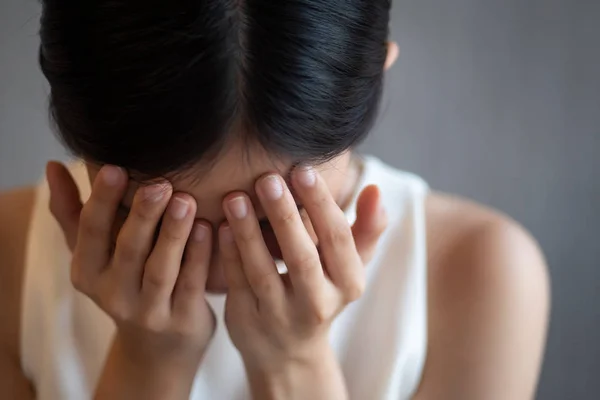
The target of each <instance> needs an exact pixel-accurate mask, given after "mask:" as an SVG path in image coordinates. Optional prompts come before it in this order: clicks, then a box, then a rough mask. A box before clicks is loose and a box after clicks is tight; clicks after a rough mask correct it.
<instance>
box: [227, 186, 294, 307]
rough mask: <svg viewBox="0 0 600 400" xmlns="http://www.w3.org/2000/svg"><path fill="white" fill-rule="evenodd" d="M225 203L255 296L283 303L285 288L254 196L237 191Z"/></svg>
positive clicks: (272, 303) (266, 300)
mask: <svg viewBox="0 0 600 400" xmlns="http://www.w3.org/2000/svg"><path fill="white" fill-rule="evenodd" d="M223 203H224V204H223V205H224V207H223V208H224V209H225V215H226V217H227V221H228V222H229V226H230V228H231V230H232V232H233V236H234V238H235V242H236V244H237V249H238V251H239V255H240V259H241V260H242V263H241V264H242V269H243V272H244V274H245V275H246V279H247V281H248V283H249V284H250V286H251V287H252V290H253V291H254V295H255V296H256V297H257V298H258V299H259V300H262V301H264V302H266V303H268V304H270V305H278V304H280V303H281V299H282V298H283V296H284V294H285V288H284V287H283V282H282V281H281V278H280V276H279V272H277V266H276V265H275V261H274V260H273V257H272V256H271V254H270V253H269V250H268V249H267V245H266V244H265V241H264V239H263V236H262V232H261V230H260V226H259V223H258V220H257V218H256V214H255V213H254V207H252V204H251V202H250V199H248V198H247V197H246V196H245V195H243V194H236V195H232V196H228V197H226V198H225V200H224V202H223Z"/></svg>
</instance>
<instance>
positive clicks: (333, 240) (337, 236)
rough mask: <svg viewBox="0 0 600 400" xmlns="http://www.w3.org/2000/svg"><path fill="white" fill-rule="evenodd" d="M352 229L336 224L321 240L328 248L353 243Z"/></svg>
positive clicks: (345, 225)
mask: <svg viewBox="0 0 600 400" xmlns="http://www.w3.org/2000/svg"><path fill="white" fill-rule="evenodd" d="M351 238H352V229H351V228H350V226H349V225H348V224H336V225H333V226H331V227H330V228H329V229H328V230H327V231H326V232H325V233H324V234H323V237H321V238H319V240H321V241H323V244H324V245H327V246H340V245H347V244H349V243H351Z"/></svg>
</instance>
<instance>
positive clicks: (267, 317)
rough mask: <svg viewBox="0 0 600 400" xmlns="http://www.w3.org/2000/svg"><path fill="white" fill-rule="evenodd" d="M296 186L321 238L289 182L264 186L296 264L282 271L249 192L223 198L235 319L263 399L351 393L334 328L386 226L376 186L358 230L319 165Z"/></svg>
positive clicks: (298, 174) (361, 203) (223, 249)
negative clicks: (332, 340) (331, 336)
mask: <svg viewBox="0 0 600 400" xmlns="http://www.w3.org/2000/svg"><path fill="white" fill-rule="evenodd" d="M292 184H293V187H294V191H295V194H296V196H297V198H298V200H299V202H300V203H301V204H302V205H303V206H304V208H305V210H306V212H307V213H308V216H309V218H310V221H311V223H312V225H313V227H314V230H315V233H316V236H317V238H318V245H315V243H314V242H313V240H312V239H311V236H310V235H309V233H308V231H307V229H306V228H305V226H304V223H303V221H302V218H301V216H300V213H299V211H298V208H297V205H296V204H295V201H294V198H293V197H292V194H291V192H290V190H289V189H288V188H287V185H286V184H285V182H284V180H283V179H282V178H281V177H280V176H278V175H268V176H265V177H263V178H261V179H260V180H259V181H258V182H257V184H256V192H257V194H258V198H259V200H260V203H261V205H262V208H263V209H264V210H265V213H266V215H267V217H268V219H269V222H270V223H271V226H272V228H273V231H274V233H275V236H276V238H277V242H278V244H279V246H280V248H281V252H282V254H283V259H284V261H285V264H286V266H287V268H288V273H287V274H286V275H280V274H279V273H278V271H277V268H276V265H275V262H274V260H273V258H272V256H271V254H270V253H269V250H268V249H267V246H266V244H265V242H264V239H263V236H262V233H261V229H260V226H259V223H258V220H257V217H256V215H255V213H254V208H253V207H252V203H251V201H250V199H249V198H248V196H246V195H245V194H243V193H236V194H231V195H230V196H228V197H227V198H226V199H225V201H224V209H225V213H226V216H227V220H228V223H226V224H224V225H223V226H222V227H221V228H220V231H219V247H220V253H221V257H222V260H223V262H224V268H225V275H226V278H227V281H228V285H229V292H228V296H227V305H226V315H225V319H226V324H227V328H228V330H229V334H230V337H231V339H232V341H233V343H234V344H235V346H236V347H237V349H238V350H239V351H240V353H241V355H242V358H243V360H244V363H245V366H246V369H247V373H248V377H249V381H250V386H251V388H252V392H253V394H254V398H261V399H268V398H285V399H294V398H298V399H307V398H310V399H342V398H346V397H347V394H346V389H345V383H344V380H343V377H342V374H341V371H340V368H339V365H338V363H337V361H336V359H335V356H334V355H333V352H332V350H331V348H330V346H329V340H328V332H329V327H330V325H331V323H332V321H333V320H334V319H335V317H336V316H337V315H338V314H339V313H340V312H341V311H342V310H343V309H344V308H345V306H346V305H348V304H349V303H350V302H352V301H354V300H356V299H357V298H359V297H360V296H361V295H362V293H363V290H364V286H365V273H364V264H365V263H366V262H367V261H368V259H369V258H370V257H371V255H372V254H373V251H374V249H375V246H376V243H377V240H378V239H379V236H380V235H381V233H382V232H383V230H384V229H385V226H386V217H385V213H384V212H383V208H382V206H381V204H379V203H380V199H379V191H378V189H377V187H375V186H369V187H367V188H366V189H365V190H364V191H363V192H362V193H361V196H360V197H359V200H358V203H357V220H356V223H355V224H354V226H352V227H350V226H349V224H348V221H347V220H346V217H345V215H344V213H343V211H342V210H341V209H340V208H339V206H338V205H337V204H336V203H335V201H334V199H333V197H332V195H331V194H330V192H329V189H328V188H327V186H326V183H325V182H324V181H323V180H322V178H321V177H320V176H319V174H318V173H317V172H316V171H315V170H314V169H312V168H302V169H297V170H295V171H294V173H293V176H292Z"/></svg>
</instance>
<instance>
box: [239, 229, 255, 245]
mask: <svg viewBox="0 0 600 400" xmlns="http://www.w3.org/2000/svg"><path fill="white" fill-rule="evenodd" d="M259 234H260V231H258V230H257V229H251V228H249V227H243V228H240V229H239V230H238V232H237V237H238V240H239V241H240V242H241V243H245V244H249V243H254V242H255V241H256V240H257V239H258V238H259Z"/></svg>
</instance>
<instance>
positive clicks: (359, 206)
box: [352, 185, 387, 264]
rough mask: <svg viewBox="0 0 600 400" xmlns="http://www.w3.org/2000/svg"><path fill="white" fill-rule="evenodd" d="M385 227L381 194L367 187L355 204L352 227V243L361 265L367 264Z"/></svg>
mask: <svg viewBox="0 0 600 400" xmlns="http://www.w3.org/2000/svg"><path fill="white" fill-rule="evenodd" d="M386 227H387V214H386V212H385V208H384V206H383V204H382V202H381V192H380V191H379V188H378V187H377V186H375V185H369V186H367V187H366V188H365V189H364V190H363V191H362V192H361V194H360V196H359V197H358V200H357V203H356V221H355V222H354V225H353V226H352V235H353V236H354V243H356V248H357V250H358V253H359V254H360V257H361V259H362V260H363V263H364V264H366V263H368V262H369V261H370V260H371V258H372V257H373V254H374V253H375V250H376V248H377V243H378V241H379V238H380V237H381V234H382V233H383V232H384V231H385V228H386Z"/></svg>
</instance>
